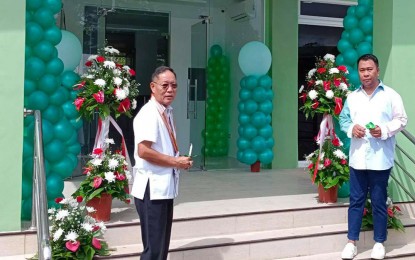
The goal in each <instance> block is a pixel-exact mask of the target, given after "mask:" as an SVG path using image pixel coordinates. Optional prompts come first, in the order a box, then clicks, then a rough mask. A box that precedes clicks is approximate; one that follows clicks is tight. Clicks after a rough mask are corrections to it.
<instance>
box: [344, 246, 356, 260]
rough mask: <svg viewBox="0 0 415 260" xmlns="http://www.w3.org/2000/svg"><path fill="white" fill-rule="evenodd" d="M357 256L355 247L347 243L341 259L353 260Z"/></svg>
mask: <svg viewBox="0 0 415 260" xmlns="http://www.w3.org/2000/svg"><path fill="white" fill-rule="evenodd" d="M356 255H357V246H355V245H354V244H353V243H347V244H346V246H345V247H344V249H343V252H342V259H353V258H354V257H355V256H356Z"/></svg>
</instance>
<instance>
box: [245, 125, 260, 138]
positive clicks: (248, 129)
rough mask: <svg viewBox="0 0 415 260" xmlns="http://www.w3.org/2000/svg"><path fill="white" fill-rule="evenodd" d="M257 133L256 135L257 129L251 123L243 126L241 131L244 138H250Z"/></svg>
mask: <svg viewBox="0 0 415 260" xmlns="http://www.w3.org/2000/svg"><path fill="white" fill-rule="evenodd" d="M257 135H258V130H257V129H256V127H254V126H253V125H251V124H248V125H246V126H244V132H243V135H242V137H245V138H246V139H248V140H251V139H252V138H254V137H255V136H257Z"/></svg>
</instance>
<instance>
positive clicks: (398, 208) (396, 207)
mask: <svg viewBox="0 0 415 260" xmlns="http://www.w3.org/2000/svg"><path fill="white" fill-rule="evenodd" d="M393 208H394V209H396V210H397V211H399V212H400V211H401V208H400V207H399V206H393Z"/></svg>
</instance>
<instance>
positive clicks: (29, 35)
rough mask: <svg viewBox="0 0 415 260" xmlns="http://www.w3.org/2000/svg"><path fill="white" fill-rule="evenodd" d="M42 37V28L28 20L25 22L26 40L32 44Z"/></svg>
mask: <svg viewBox="0 0 415 260" xmlns="http://www.w3.org/2000/svg"><path fill="white" fill-rule="evenodd" d="M42 39H43V28H42V27H41V26H40V25H39V24H37V23H35V22H28V23H26V42H27V43H28V44H29V45H31V46H33V45H34V44H36V43H38V42H39V41H41V40H42Z"/></svg>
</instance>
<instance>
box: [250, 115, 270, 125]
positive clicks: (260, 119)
mask: <svg viewBox="0 0 415 260" xmlns="http://www.w3.org/2000/svg"><path fill="white" fill-rule="evenodd" d="M251 123H252V125H254V126H255V127H257V128H261V127H263V126H265V124H266V123H267V121H266V116H265V114H264V113H262V112H255V113H254V114H253V115H252V116H251Z"/></svg>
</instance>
